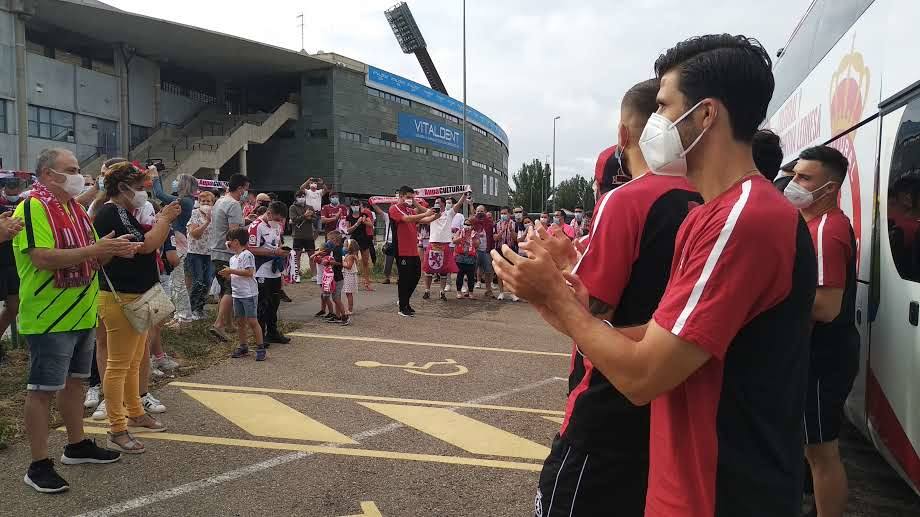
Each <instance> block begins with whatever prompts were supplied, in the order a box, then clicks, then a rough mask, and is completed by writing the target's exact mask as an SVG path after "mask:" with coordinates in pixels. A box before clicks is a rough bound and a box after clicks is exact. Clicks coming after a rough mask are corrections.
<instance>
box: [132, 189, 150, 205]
mask: <svg viewBox="0 0 920 517" xmlns="http://www.w3.org/2000/svg"><path fill="white" fill-rule="evenodd" d="M133 192H134V197H132V198H131V206H132V207H134V208H141V207H143V206H144V204H146V203H147V192H146V191H143V190H133Z"/></svg>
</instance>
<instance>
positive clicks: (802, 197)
mask: <svg viewBox="0 0 920 517" xmlns="http://www.w3.org/2000/svg"><path fill="white" fill-rule="evenodd" d="M831 183H834V182H833V181H828V182H827V183H825V184H824V185H821V186H820V187H818V188H816V189H815V190H814V191H812V192H809V191H808V189H806V188H805V187H803V186H801V185H799V184H798V183H796V182H795V181H790V182H789V184H788V185H786V188H785V189H784V190H783V195H784V196H786V199H788V200H789V202H790V203H792V206H794V207H796V208H798V209H799V210H802V209H803V208H808V207H810V206H811V205H813V204H815V201H817V200H818V199H821V198H823V197H824V196H825V195H827V192H825V193H824V194H821V195H820V196H818V199H815V192H817V191H819V190H821V189H823V188H824V187H826V186H828V185H830V184H831Z"/></svg>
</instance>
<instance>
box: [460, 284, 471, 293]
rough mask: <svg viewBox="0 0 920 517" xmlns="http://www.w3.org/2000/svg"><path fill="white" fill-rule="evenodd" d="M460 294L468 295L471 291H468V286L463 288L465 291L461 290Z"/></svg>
mask: <svg viewBox="0 0 920 517" xmlns="http://www.w3.org/2000/svg"><path fill="white" fill-rule="evenodd" d="M460 292H461V293H463V294H466V293H468V292H470V291H469V289H467V288H466V286H465V285H464V286H463V290H461V291H460Z"/></svg>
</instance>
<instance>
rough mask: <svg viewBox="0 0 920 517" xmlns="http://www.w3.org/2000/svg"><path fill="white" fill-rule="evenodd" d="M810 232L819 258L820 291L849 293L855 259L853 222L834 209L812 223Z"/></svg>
mask: <svg viewBox="0 0 920 517" xmlns="http://www.w3.org/2000/svg"><path fill="white" fill-rule="evenodd" d="M808 231H809V232H810V233H811V241H812V242H813V243H814V245H815V254H816V255H817V257H818V284H817V286H818V287H830V288H835V289H845V288H846V287H847V266H848V264H849V262H850V260H852V258H853V248H852V247H850V219H849V218H848V217H847V216H846V214H844V213H843V210H841V209H839V208H834V209H832V210H830V211H829V212H827V213H825V214H824V215H822V216H820V217H815V218H814V219H812V220H811V221H808Z"/></svg>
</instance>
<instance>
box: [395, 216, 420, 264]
mask: <svg viewBox="0 0 920 517" xmlns="http://www.w3.org/2000/svg"><path fill="white" fill-rule="evenodd" d="M389 213H390V220H392V221H393V223H394V224H395V225H396V246H397V250H396V254H397V256H400V257H418V229H417V228H416V224H415V223H410V222H407V221H405V217H406V216H410V215H415V208H414V207H410V206H408V205H406V204H405V203H399V204H396V205H391V206H390V210H389Z"/></svg>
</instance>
